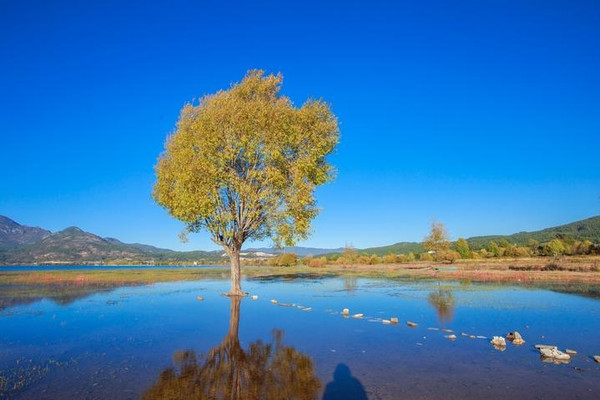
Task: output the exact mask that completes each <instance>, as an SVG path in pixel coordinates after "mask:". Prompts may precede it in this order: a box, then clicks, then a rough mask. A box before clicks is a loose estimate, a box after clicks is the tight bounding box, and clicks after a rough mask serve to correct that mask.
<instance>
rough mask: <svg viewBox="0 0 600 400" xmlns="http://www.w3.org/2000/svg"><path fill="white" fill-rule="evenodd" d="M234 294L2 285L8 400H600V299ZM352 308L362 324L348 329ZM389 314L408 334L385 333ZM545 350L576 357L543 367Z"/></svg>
mask: <svg viewBox="0 0 600 400" xmlns="http://www.w3.org/2000/svg"><path fill="white" fill-rule="evenodd" d="M228 284H229V283H228V282H227V281H197V282H175V283H160V284H154V285H148V286H138V287H116V288H115V287H61V288H60V294H56V295H54V297H48V296H47V291H46V292H45V291H44V289H47V288H44V287H17V286H10V287H9V286H5V287H1V286H0V389H1V390H0V398H15V399H137V398H146V399H175V398H223V399H252V398H256V399H313V398H314V399H324V400H333V399H438V398H450V399H464V398H473V399H480V398H487V399H515V398H518V399H598V398H600V365H599V364H597V363H595V362H594V361H593V360H592V359H591V356H592V355H593V354H599V353H600V338H599V337H598V333H599V332H600V301H598V300H596V299H594V298H587V297H582V296H577V295H571V294H563V293H558V292H552V291H547V290H542V289H535V290H534V289H527V288H518V287H510V286H489V285H483V284H460V283H448V282H445V283H441V284H440V283H435V282H412V281H392V280H372V279H343V278H325V279H306V278H304V279H294V280H246V281H244V282H243V287H244V289H245V290H247V291H248V292H249V293H250V294H255V295H258V296H259V299H258V300H252V299H251V298H244V299H242V300H241V301H235V300H231V299H229V298H227V297H224V296H222V295H221V293H223V292H224V291H226V290H227V288H228ZM36 290H37V291H39V295H33V296H32V295H31V293H34V294H35V293H37V292H36ZM24 293H26V294H27V296H24ZM198 296H202V297H203V298H204V300H203V301H198V300H197V297H198ZM24 299H26V300H24ZM271 299H276V300H278V302H279V303H280V304H279V305H274V304H272V303H271V301H270V300H271ZM281 303H284V305H283V306H282V305H281ZM306 308H310V309H306ZM343 308H349V309H350V313H351V314H355V313H363V314H364V317H363V318H362V319H354V318H344V317H343V316H342V315H341V314H340V311H341V310H342V309H343ZM390 317H398V318H399V320H400V323H399V324H398V325H384V324H382V323H381V319H389V318H390ZM407 320H410V321H414V322H417V323H418V326H417V327H416V328H409V327H408V326H407V325H406V321H407ZM442 328H444V329H452V330H453V331H454V333H455V334H456V335H457V336H458V338H457V339H456V340H455V341H451V340H449V339H447V338H446V337H445V335H448V334H449V333H447V332H443V331H441V330H435V329H442ZM514 330H518V331H519V332H521V334H522V335H523V337H524V339H525V340H526V341H527V343H526V344H525V345H523V346H520V347H517V346H514V345H512V344H510V343H509V344H508V346H507V348H506V350H505V351H498V350H496V349H494V347H492V346H491V345H490V344H489V339H470V338H468V337H463V336H461V333H463V332H464V333H468V334H473V335H479V336H486V337H488V338H489V337H491V336H493V335H502V336H504V335H505V334H506V333H507V332H510V331H514ZM536 343H547V344H554V345H558V346H559V348H561V349H563V350H564V349H565V348H571V349H575V350H577V351H578V353H579V354H578V355H577V356H575V357H573V359H572V361H571V362H570V363H569V364H560V365H555V364H552V363H545V362H542V361H541V360H540V357H539V355H538V353H537V351H536V350H535V349H534V348H533V345H534V344H536Z"/></svg>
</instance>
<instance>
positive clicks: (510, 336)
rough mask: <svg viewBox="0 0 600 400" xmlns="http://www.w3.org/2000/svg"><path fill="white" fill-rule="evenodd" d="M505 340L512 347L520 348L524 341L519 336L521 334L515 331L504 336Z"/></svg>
mask: <svg viewBox="0 0 600 400" xmlns="http://www.w3.org/2000/svg"><path fill="white" fill-rule="evenodd" d="M506 339H508V340H510V341H511V342H512V343H513V344H514V345H517V346H520V345H522V344H525V340H524V339H523V337H522V336H521V334H520V333H519V332H517V331H514V332H510V333H509V334H507V335H506Z"/></svg>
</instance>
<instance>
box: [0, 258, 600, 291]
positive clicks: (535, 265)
mask: <svg viewBox="0 0 600 400" xmlns="http://www.w3.org/2000/svg"><path fill="white" fill-rule="evenodd" d="M551 263H554V264H556V265H557V266H558V268H554V267H553V268H545V267H546V266H548V265H549V264H551ZM599 266H600V257H580V258H573V259H571V258H569V259H564V260H559V261H554V260H552V259H548V258H523V259H500V260H498V259H492V260H461V261H459V262H457V263H455V264H452V265H449V264H440V263H432V262H414V263H408V264H379V265H328V266H325V267H322V268H309V267H305V266H295V267H267V266H261V267H255V266H245V267H243V269H242V274H243V275H244V276H245V277H248V278H270V277H283V278H285V277H289V278H293V277H296V276H306V275H308V276H347V277H368V278H405V279H436V280H469V281H474V282H523V283H535V282H539V283H544V282H557V283H570V282H572V283H587V284H600V272H599V270H600V268H598V267H599ZM449 267H450V268H449ZM454 268H455V270H452V269H454ZM228 277H229V270H228V269H226V268H218V267H215V268H203V269H192V268H178V267H165V268H161V269H118V270H107V269H102V267H97V269H93V270H85V271H83V270H53V271H52V270H44V271H20V272H8V271H5V272H1V271H0V283H15V284H16V283H20V284H27V283H37V284H39V283H46V284H53V283H57V284H58V283H68V284H74V285H77V284H80V285H86V284H98V283H111V284H121V285H127V284H143V283H153V282H168V281H185V280H188V281H189V280H201V279H224V278H228Z"/></svg>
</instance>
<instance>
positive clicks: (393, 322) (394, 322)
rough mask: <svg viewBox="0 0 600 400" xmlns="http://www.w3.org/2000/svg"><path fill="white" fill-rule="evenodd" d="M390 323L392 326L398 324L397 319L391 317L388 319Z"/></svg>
mask: <svg viewBox="0 0 600 400" xmlns="http://www.w3.org/2000/svg"><path fill="white" fill-rule="evenodd" d="M390 322H391V323H392V324H397V323H398V317H392V318H390Z"/></svg>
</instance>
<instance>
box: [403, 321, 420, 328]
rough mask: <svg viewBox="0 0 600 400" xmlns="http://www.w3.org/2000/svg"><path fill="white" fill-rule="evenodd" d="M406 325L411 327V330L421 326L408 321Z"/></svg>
mask: <svg viewBox="0 0 600 400" xmlns="http://www.w3.org/2000/svg"><path fill="white" fill-rule="evenodd" d="M406 325H408V326H410V327H411V328H416V327H417V326H419V324H417V323H416V322H412V321H406Z"/></svg>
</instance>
